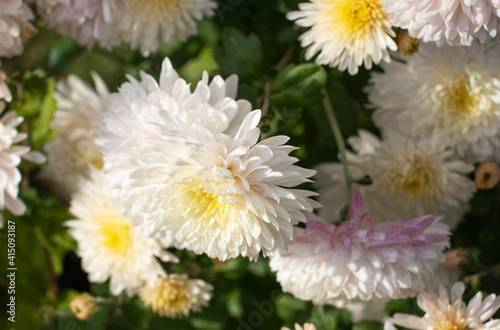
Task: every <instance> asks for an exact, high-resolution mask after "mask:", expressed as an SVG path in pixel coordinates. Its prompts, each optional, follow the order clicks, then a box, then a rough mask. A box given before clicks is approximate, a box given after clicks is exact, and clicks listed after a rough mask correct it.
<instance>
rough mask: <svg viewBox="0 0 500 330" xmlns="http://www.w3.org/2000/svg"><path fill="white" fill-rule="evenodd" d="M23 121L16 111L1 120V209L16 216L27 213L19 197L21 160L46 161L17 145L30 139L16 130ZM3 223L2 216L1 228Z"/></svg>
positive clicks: (26, 148) (26, 147)
mask: <svg viewBox="0 0 500 330" xmlns="http://www.w3.org/2000/svg"><path fill="white" fill-rule="evenodd" d="M23 120H24V118H23V117H18V116H17V115H16V113H15V112H14V111H9V112H7V113H5V114H4V115H3V116H2V117H1V118H0V209H1V210H5V209H7V210H9V211H10V212H11V213H12V214H14V215H16V216H20V215H23V214H24V212H26V205H25V204H24V203H23V201H22V200H20V199H19V197H18V194H19V184H20V183H21V179H22V176H21V172H19V170H18V169H17V166H18V165H19V164H20V163H21V159H25V160H28V161H31V162H35V163H43V162H44V161H45V157H44V156H43V155H42V154H41V153H39V152H37V151H30V147H28V146H24V145H23V146H21V145H17V144H18V143H19V142H22V141H24V140H26V138H27V137H28V134H26V133H20V132H18V131H17V129H16V127H17V126H19V125H20V124H21V123H22V122H23ZM3 222H4V221H3V216H2V215H1V214H0V228H1V227H3Z"/></svg>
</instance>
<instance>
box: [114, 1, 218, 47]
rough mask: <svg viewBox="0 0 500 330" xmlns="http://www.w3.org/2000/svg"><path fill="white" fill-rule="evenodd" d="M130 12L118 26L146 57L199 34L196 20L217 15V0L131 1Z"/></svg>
mask: <svg viewBox="0 0 500 330" xmlns="http://www.w3.org/2000/svg"><path fill="white" fill-rule="evenodd" d="M128 6H129V10H128V12H127V14H126V15H124V16H122V17H121V19H120V20H119V22H118V24H119V26H120V29H121V35H122V38H123V40H124V41H125V42H126V43H129V44H130V45H131V47H132V48H136V47H138V48H140V50H141V53H142V54H143V55H144V56H148V55H149V54H150V53H151V52H154V51H156V50H158V49H159V48H160V47H161V46H162V45H163V44H172V43H174V42H175V41H176V40H181V41H184V40H186V39H187V38H188V37H190V36H192V35H195V34H197V32H198V29H197V27H196V21H200V20H202V19H203V18H204V17H208V18H209V17H212V16H213V15H214V14H215V9H216V8H217V3H216V2H215V1H214V0H168V1H165V0H148V1H142V0H129V1H128Z"/></svg>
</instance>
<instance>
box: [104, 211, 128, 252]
mask: <svg viewBox="0 0 500 330" xmlns="http://www.w3.org/2000/svg"><path fill="white" fill-rule="evenodd" d="M99 221H100V223H99V226H100V228H99V234H100V237H101V240H102V245H103V246H105V247H106V248H108V249H109V250H110V251H112V252H113V253H114V254H126V253H127V252H128V251H129V248H130V247H131V246H132V239H133V237H132V235H133V230H134V228H133V224H132V222H130V220H129V219H127V218H125V217H123V216H119V215H114V214H109V215H108V214H106V215H103V216H102V217H100V219H99Z"/></svg>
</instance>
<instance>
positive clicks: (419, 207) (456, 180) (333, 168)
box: [318, 130, 475, 227]
mask: <svg viewBox="0 0 500 330" xmlns="http://www.w3.org/2000/svg"><path fill="white" fill-rule="evenodd" d="M348 142H349V143H350V144H351V146H352V147H353V149H354V150H355V152H356V153H348V157H347V158H348V161H349V164H350V168H352V169H353V173H355V174H356V176H354V177H353V179H355V180H361V179H365V180H367V181H371V184H366V185H359V186H358V187H359V189H360V190H361V191H362V193H363V196H365V204H366V209H367V211H368V212H370V214H373V215H374V217H375V218H376V219H377V221H404V220H405V219H409V218H414V217H417V216H419V215H421V214H437V215H444V219H443V222H445V223H447V224H449V225H450V226H452V227H454V226H456V225H457V223H458V222H459V221H460V220H461V218H462V216H463V215H464V212H465V211H466V210H467V205H468V202H469V200H470V199H471V197H472V195H473V193H474V191H475V185H474V182H473V181H472V180H471V179H469V178H468V177H467V176H466V175H467V173H469V172H472V171H473V170H474V167H473V166H472V165H469V164H466V163H464V162H462V161H459V160H453V158H452V157H451V156H452V153H453V152H452V151H451V150H450V148H449V147H448V146H447V144H446V143H443V142H442V141H440V140H439V139H433V138H431V139H422V140H413V139H411V138H407V137H404V136H401V135H400V134H398V133H395V132H388V133H386V134H385V135H384V138H383V139H382V141H380V140H379V139H378V138H377V137H376V136H375V135H373V134H371V133H370V132H368V131H364V130H360V132H359V136H357V137H356V136H354V137H350V138H349V139H348ZM325 169H326V170H325ZM318 171H322V172H323V173H333V175H334V176H335V177H338V176H340V175H343V170H342V168H341V167H339V166H338V165H336V164H335V163H333V164H332V163H326V164H323V165H322V166H321V167H318ZM339 172H340V173H339ZM330 175H332V174H330ZM320 177H321V178H324V179H328V176H327V175H325V174H322V175H321V176H320ZM328 182H330V183H331V184H329V183H328ZM336 182H337V181H334V180H330V181H327V182H324V183H322V184H321V185H320V187H321V189H320V190H318V192H319V193H320V199H319V201H320V202H321V203H322V204H324V205H328V204H329V203H332V201H334V200H331V199H330V198H331V197H330V196H331V195H332V194H333V193H337V194H345V190H343V189H340V187H341V186H340V185H339V184H338V183H337V184H336ZM344 196H345V195H344ZM340 200H341V199H340V198H339V197H337V198H336V201H340ZM344 206H345V205H342V206H337V208H336V209H341V208H342V207H344ZM330 208H332V207H330ZM335 216H338V215H330V216H329V218H328V220H336V219H337V218H332V217H335Z"/></svg>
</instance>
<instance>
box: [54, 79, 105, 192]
mask: <svg viewBox="0 0 500 330" xmlns="http://www.w3.org/2000/svg"><path fill="white" fill-rule="evenodd" d="M92 76H93V78H94V83H95V86H96V90H97V93H96V92H95V91H94V89H93V88H92V87H90V86H88V85H87V84H86V83H85V82H83V81H82V80H80V79H79V78H78V77H76V76H69V77H68V79H67V80H65V81H61V82H59V83H58V84H57V92H56V93H55V95H54V97H55V98H56V100H57V110H56V112H55V114H54V117H53V119H52V123H51V126H52V129H54V130H56V131H57V136H56V138H55V139H54V140H52V141H50V142H49V143H47V145H46V147H45V149H46V151H47V154H48V156H49V160H50V162H51V163H52V168H53V170H54V172H55V174H56V175H57V176H58V178H59V179H60V180H61V181H62V182H63V183H65V185H66V186H67V187H68V188H69V190H70V191H75V190H76V187H77V186H78V183H79V181H80V179H81V178H82V177H86V178H88V177H89V176H88V173H89V169H90V166H94V167H96V168H98V169H100V168H102V166H103V161H102V154H101V152H100V151H99V147H98V146H97V145H96V143H95V141H94V130H95V128H96V127H97V126H99V125H100V124H101V118H100V116H101V114H102V112H103V100H104V98H105V97H106V96H107V95H108V93H109V92H108V89H107V87H106V85H105V83H104V82H103V81H102V79H101V78H100V77H99V76H98V75H97V74H92Z"/></svg>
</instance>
